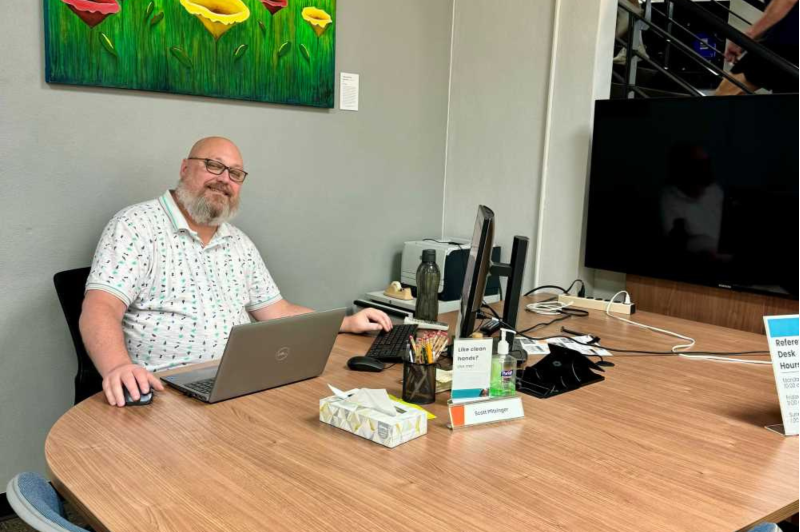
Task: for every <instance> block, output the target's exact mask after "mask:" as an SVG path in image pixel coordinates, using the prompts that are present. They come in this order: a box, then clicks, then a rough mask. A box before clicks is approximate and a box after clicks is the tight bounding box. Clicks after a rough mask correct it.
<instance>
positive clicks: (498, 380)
mask: <svg viewBox="0 0 800 532" xmlns="http://www.w3.org/2000/svg"><path fill="white" fill-rule="evenodd" d="M513 332H514V331H510V330H508V329H500V341H499V342H498V343H497V353H495V355H494V356H493V357H492V377H491V380H490V382H489V396H490V397H508V396H510V395H514V393H515V392H516V381H517V375H516V373H517V361H516V360H515V359H514V357H512V356H511V355H509V354H508V342H507V341H506V333H513Z"/></svg>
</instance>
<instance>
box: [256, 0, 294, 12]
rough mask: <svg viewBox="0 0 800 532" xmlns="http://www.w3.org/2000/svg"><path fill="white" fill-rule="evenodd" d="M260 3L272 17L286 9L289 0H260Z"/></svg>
mask: <svg viewBox="0 0 800 532" xmlns="http://www.w3.org/2000/svg"><path fill="white" fill-rule="evenodd" d="M261 3H262V4H264V7H266V8H267V10H268V11H269V12H270V14H272V15H274V14H275V13H277V12H278V11H280V10H281V9H283V8H284V7H286V6H287V5H288V4H289V0H261Z"/></svg>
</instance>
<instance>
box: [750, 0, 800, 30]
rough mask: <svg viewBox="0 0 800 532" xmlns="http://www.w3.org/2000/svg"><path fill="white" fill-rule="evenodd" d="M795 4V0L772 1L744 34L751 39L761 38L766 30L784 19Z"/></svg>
mask: <svg viewBox="0 0 800 532" xmlns="http://www.w3.org/2000/svg"><path fill="white" fill-rule="evenodd" d="M796 3H797V0H772V2H771V3H770V4H769V5H768V6H767V9H765V10H764V14H763V15H762V16H761V18H760V19H758V20H757V21H756V22H755V23H753V25H752V26H751V27H750V29H749V30H747V31H746V32H745V34H747V35H748V36H749V37H750V38H751V39H758V38H760V37H762V36H763V35H764V34H765V33H766V32H767V30H769V29H770V28H771V27H772V26H774V25H775V24H777V23H778V22H779V21H781V20H782V19H783V17H785V16H786V15H787V14H788V13H789V11H791V9H792V8H793V7H794V5H795V4H796Z"/></svg>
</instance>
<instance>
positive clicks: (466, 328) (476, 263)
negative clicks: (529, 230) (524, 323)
mask: <svg viewBox="0 0 800 532" xmlns="http://www.w3.org/2000/svg"><path fill="white" fill-rule="evenodd" d="M493 242H494V212H492V209H490V208H489V207H486V206H485V205H479V206H478V216H477V218H476V219H475V229H474V231H473V233H472V243H471V245H470V250H469V259H468V262H467V271H466V274H465V276H464V286H463V287H462V289H461V316H460V318H461V320H460V326H459V328H458V337H459V338H469V336H470V335H472V333H473V332H475V321H476V318H477V317H478V314H479V312H480V308H481V305H482V304H483V296H484V293H485V291H486V279H487V277H488V276H489V275H490V274H491V275H496V276H498V277H507V278H508V283H507V285H506V293H505V297H504V298H503V315H502V321H503V322H504V323H505V326H507V327H510V328H512V329H516V326H517V311H518V307H519V298H520V292H521V290H522V274H523V272H524V269H525V255H526V253H527V250H528V239H527V238H526V237H523V236H515V237H514V244H513V246H512V248H511V262H510V263H508V264H502V263H492V261H491V250H492V247H493Z"/></svg>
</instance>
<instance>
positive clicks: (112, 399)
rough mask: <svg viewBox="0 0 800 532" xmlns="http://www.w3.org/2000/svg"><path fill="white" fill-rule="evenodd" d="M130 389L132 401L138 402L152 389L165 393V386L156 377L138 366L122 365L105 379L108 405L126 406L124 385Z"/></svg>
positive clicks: (104, 387) (104, 388)
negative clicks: (142, 394) (143, 394)
mask: <svg viewBox="0 0 800 532" xmlns="http://www.w3.org/2000/svg"><path fill="white" fill-rule="evenodd" d="M123 384H124V385H125V388H127V389H128V392H129V393H130V394H131V399H133V400H134V401H138V400H139V397H140V396H141V394H140V393H139V390H141V391H142V393H148V392H149V391H150V388H151V387H152V388H155V389H156V390H159V391H163V390H164V385H163V384H161V381H160V380H158V379H157V378H156V377H155V375H153V374H152V373H150V372H149V371H147V370H146V369H144V368H143V367H142V366H138V365H136V364H122V365H120V366H117V367H115V368H114V369H112V370H111V371H109V372H108V374H106V376H105V378H103V392H104V393H105V394H106V399H107V400H108V404H110V405H111V406H125V396H124V394H123V391H122V385H123Z"/></svg>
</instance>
